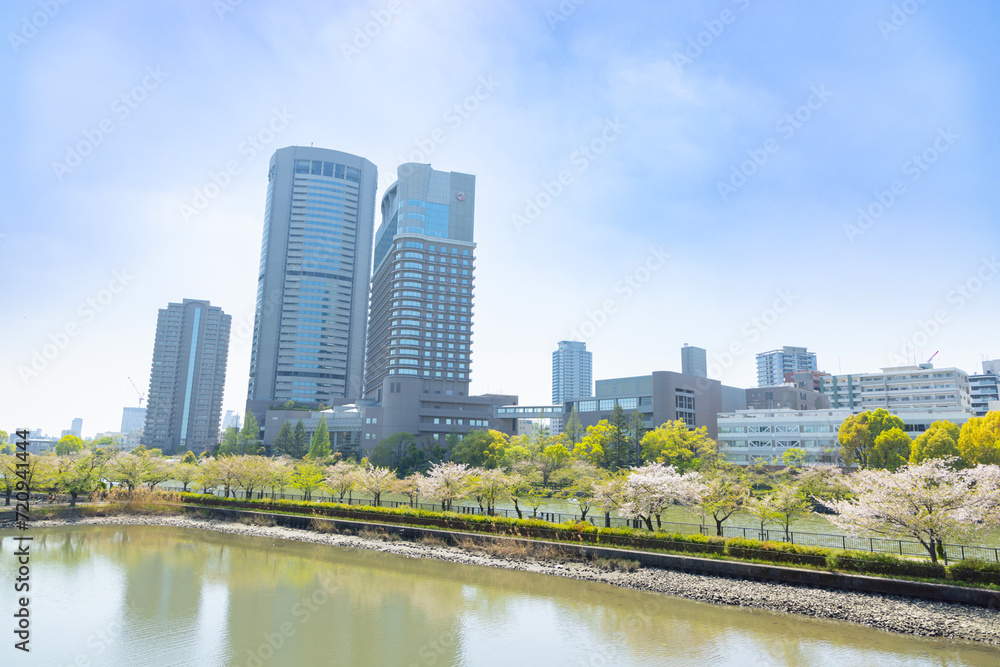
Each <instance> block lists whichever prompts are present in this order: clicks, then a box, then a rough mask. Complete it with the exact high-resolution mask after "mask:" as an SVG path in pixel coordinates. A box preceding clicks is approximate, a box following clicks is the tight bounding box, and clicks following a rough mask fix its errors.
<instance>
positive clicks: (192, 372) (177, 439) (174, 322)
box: [143, 299, 232, 454]
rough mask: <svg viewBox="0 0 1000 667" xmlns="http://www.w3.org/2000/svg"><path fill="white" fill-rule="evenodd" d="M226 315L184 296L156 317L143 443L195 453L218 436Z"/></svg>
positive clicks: (227, 325) (168, 450)
mask: <svg viewBox="0 0 1000 667" xmlns="http://www.w3.org/2000/svg"><path fill="white" fill-rule="evenodd" d="M231 326H232V317H230V316H229V315H226V314H225V313H223V312H222V309H221V308H219V307H218V306H213V305H211V304H210V303H209V302H208V301H197V300H194V299H184V301H183V303H171V304H168V305H167V307H166V308H161V309H160V313H159V316H158V317H157V318H156V342H155V344H154V346H153V368H152V371H151V372H150V375H149V392H148V395H149V399H148V402H147V404H146V426H145V429H144V435H143V444H145V445H146V446H147V447H150V448H153V447H159V448H160V449H162V450H163V452H164V453H167V454H173V453H177V452H180V453H183V452H185V451H187V450H191V451H195V452H199V451H203V450H205V449H207V448H209V447H212V446H214V445H215V444H216V443H217V442H218V437H219V417H220V415H221V413H222V390H223V388H224V387H225V384H226V362H227V360H228V358H229V331H230V328H231Z"/></svg>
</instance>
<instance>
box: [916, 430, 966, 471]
mask: <svg viewBox="0 0 1000 667" xmlns="http://www.w3.org/2000/svg"><path fill="white" fill-rule="evenodd" d="M960 433H961V429H960V428H959V427H958V424H954V423H952V422H950V421H947V420H945V419H939V420H938V421H936V422H934V423H933V424H931V425H930V426H928V427H927V430H926V431H924V432H923V433H921V434H920V435H918V436H917V437H916V438H914V439H913V444H912V445H911V446H910V463H912V464H913V465H919V464H921V463H923V462H924V461H926V460H928V459H946V458H951V457H955V458H959V457H961V456H962V453H961V451H959V449H958V438H959V434H960Z"/></svg>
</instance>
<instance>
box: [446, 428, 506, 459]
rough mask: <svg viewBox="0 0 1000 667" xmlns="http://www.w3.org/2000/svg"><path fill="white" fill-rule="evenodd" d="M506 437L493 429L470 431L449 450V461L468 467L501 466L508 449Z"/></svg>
mask: <svg viewBox="0 0 1000 667" xmlns="http://www.w3.org/2000/svg"><path fill="white" fill-rule="evenodd" d="M510 444H511V443H510V440H509V439H508V438H507V435H506V434H504V433H501V432H500V431H497V430H495V429H488V430H485V431H472V432H470V433H468V434H466V436H465V437H464V438H462V440H461V441H460V442H458V444H456V445H455V447H454V448H452V450H451V460H452V461H455V462H456V463H465V464H468V465H470V466H475V467H481V468H486V469H493V468H497V467H499V466H501V465H503V460H504V454H505V452H506V450H507V448H508V447H510Z"/></svg>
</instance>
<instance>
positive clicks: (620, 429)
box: [604, 401, 631, 470]
mask: <svg viewBox="0 0 1000 667" xmlns="http://www.w3.org/2000/svg"><path fill="white" fill-rule="evenodd" d="M608 423H609V424H610V425H611V432H610V438H609V440H608V448H607V449H606V450H605V452H604V455H605V460H606V461H607V463H608V467H609V468H610V469H611V470H621V469H622V468H627V467H628V465H629V462H630V459H631V457H630V456H629V440H628V418H627V417H626V416H625V411H624V410H622V407H621V406H620V405H618V403H617V401H616V402H615V407H614V409H613V410H612V411H611V417H610V418H609V419H608Z"/></svg>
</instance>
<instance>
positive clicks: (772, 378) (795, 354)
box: [757, 345, 816, 387]
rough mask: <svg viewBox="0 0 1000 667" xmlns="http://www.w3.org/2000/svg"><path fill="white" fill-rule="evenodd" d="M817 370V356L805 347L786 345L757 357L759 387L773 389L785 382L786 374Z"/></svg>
mask: <svg viewBox="0 0 1000 667" xmlns="http://www.w3.org/2000/svg"><path fill="white" fill-rule="evenodd" d="M814 370H816V354H815V353H814V352H809V351H808V350H807V349H806V348H804V347H791V346H789V345H786V346H784V347H782V348H781V349H780V350H771V351H769V352H761V353H759V354H758V355H757V386H758V387H773V386H776V385H779V384H781V383H782V382H784V381H785V373H795V372H796V371H814Z"/></svg>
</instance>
